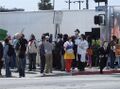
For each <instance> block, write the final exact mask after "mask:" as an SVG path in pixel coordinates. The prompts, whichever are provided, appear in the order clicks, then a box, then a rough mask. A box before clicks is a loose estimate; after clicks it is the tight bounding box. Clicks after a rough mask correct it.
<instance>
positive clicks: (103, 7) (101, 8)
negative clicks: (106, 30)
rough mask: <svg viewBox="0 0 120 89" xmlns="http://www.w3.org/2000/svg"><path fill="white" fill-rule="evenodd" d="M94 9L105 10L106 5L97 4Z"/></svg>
mask: <svg viewBox="0 0 120 89" xmlns="http://www.w3.org/2000/svg"><path fill="white" fill-rule="evenodd" d="M95 10H96V11H106V6H97V7H95Z"/></svg>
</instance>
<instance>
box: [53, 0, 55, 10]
mask: <svg viewBox="0 0 120 89" xmlns="http://www.w3.org/2000/svg"><path fill="white" fill-rule="evenodd" d="M53 10H55V0H53Z"/></svg>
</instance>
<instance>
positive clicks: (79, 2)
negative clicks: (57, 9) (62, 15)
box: [73, 1, 84, 10]
mask: <svg viewBox="0 0 120 89" xmlns="http://www.w3.org/2000/svg"><path fill="white" fill-rule="evenodd" d="M83 2H84V1H74V2H73V3H78V4H79V10H81V3H83Z"/></svg>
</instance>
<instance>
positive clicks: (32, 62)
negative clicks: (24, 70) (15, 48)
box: [26, 34, 38, 71]
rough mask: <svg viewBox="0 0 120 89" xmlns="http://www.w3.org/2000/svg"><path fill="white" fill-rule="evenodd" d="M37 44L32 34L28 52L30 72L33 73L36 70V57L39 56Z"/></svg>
mask: <svg viewBox="0 0 120 89" xmlns="http://www.w3.org/2000/svg"><path fill="white" fill-rule="evenodd" d="M37 52H38V50H37V42H36V39H35V36H34V35H33V34H31V36H30V40H29V42H28V46H27V51H26V53H27V54H28V58H29V71H32V69H33V70H35V69H36V56H37Z"/></svg>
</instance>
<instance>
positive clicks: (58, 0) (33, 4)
mask: <svg viewBox="0 0 120 89" xmlns="http://www.w3.org/2000/svg"><path fill="white" fill-rule="evenodd" d="M39 1H40V0H0V6H2V7H5V8H9V9H11V8H23V9H25V11H37V10H38V2H39ZM65 1H67V0H55V9H56V10H67V9H68V4H67V3H65ZM71 1H76V0H71ZM77 1H78V0H77ZM83 1H86V0H83ZM51 2H53V0H51ZM108 3H109V5H110V6H111V5H120V0H108ZM85 4H86V3H85V2H84V3H82V4H81V5H82V9H83V8H85ZM89 4H90V5H89V6H90V9H94V7H95V6H97V4H95V2H94V0H89ZM101 5H103V3H102V4H101ZM78 9H79V8H78V3H75V4H74V3H72V4H71V10H78Z"/></svg>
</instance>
